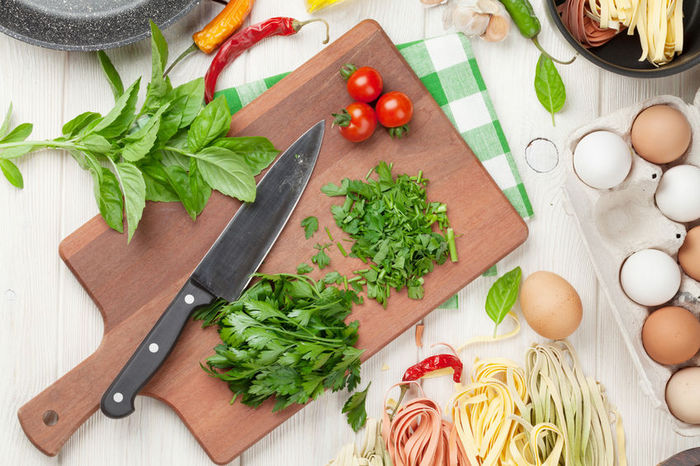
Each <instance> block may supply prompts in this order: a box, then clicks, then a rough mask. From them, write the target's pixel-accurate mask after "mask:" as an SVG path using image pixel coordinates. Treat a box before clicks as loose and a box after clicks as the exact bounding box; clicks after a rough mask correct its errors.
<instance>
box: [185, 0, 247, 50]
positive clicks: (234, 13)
mask: <svg viewBox="0 0 700 466" xmlns="http://www.w3.org/2000/svg"><path fill="white" fill-rule="evenodd" d="M253 3H255V0H230V1H229V2H228V4H227V5H226V7H224V9H223V10H221V12H220V13H219V14H218V15H216V17H215V18H214V19H212V20H211V21H210V22H209V24H207V25H206V26H204V29H202V30H201V31H199V32H196V33H194V34H193V35H192V39H193V40H194V43H195V44H197V47H199V50H201V51H202V52H204V53H211V52H213V51H214V50H216V48H217V47H218V46H219V45H220V44H221V43H222V42H223V41H225V40H226V39H228V37H229V36H230V35H231V34H233V33H234V32H235V31H236V29H238V28H239V27H241V24H243V21H245V19H246V18H247V17H248V14H249V13H250V10H251V8H253Z"/></svg>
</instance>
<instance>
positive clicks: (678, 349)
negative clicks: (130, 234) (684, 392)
mask: <svg viewBox="0 0 700 466" xmlns="http://www.w3.org/2000/svg"><path fill="white" fill-rule="evenodd" d="M642 344H643V345H644V349H645V350H646V351H647V354H648V355H649V357H650V358H651V359H653V360H654V361H656V362H658V363H659V364H680V363H682V362H685V361H687V360H688V359H690V358H692V357H693V356H695V353H697V352H698V351H699V350H700V320H698V319H697V318H696V317H695V316H694V315H693V314H692V313H691V312H690V311H689V310H687V309H684V308H682V307H677V306H667V307H663V308H661V309H658V310H656V311H654V312H652V313H651V314H650V315H649V317H647V320H646V322H644V327H642Z"/></svg>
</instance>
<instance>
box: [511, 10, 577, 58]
mask: <svg viewBox="0 0 700 466" xmlns="http://www.w3.org/2000/svg"><path fill="white" fill-rule="evenodd" d="M499 1H500V2H501V3H502V4H503V6H504V7H505V8H506V11H507V12H508V14H509V15H510V17H511V18H512V19H513V22H514V23H515V25H516V26H517V27H518V30H519V31H520V34H522V35H523V36H524V37H526V38H528V39H530V40H531V41H532V42H533V43H534V44H535V46H536V47H537V48H538V49H539V50H540V52H542V53H543V54H545V55H546V56H548V57H549V58H551V59H552V61H555V62H557V63H561V64H562V65H568V64H569V63H572V62H573V61H574V60H576V56H574V58H572V59H571V60H569V61H561V60H557V59H556V58H554V57H553V56H551V55H550V54H549V53H547V52H546V51H545V50H544V49H543V48H542V46H541V45H540V42H539V41H538V40H537V35H538V34H539V33H540V31H541V30H542V25H541V24H540V20H539V19H538V18H537V16H536V15H535V10H534V9H533V8H532V4H531V3H530V2H529V1H528V0H499Z"/></svg>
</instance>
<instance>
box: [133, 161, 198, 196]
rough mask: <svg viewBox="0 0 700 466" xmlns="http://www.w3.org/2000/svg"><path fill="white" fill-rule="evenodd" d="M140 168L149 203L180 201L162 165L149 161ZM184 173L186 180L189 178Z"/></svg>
mask: <svg viewBox="0 0 700 466" xmlns="http://www.w3.org/2000/svg"><path fill="white" fill-rule="evenodd" d="M139 168H140V169H141V174H142V175H143V181H144V183H146V200H147V201H154V202H175V201H179V200H180V197H179V196H178V194H177V192H176V191H175V189H174V188H173V186H172V184H171V182H170V179H169V177H168V174H167V173H166V172H165V167H164V166H163V165H162V164H160V163H158V162H155V161H147V162H145V163H142V164H139ZM178 168H179V167H178ZM183 172H184V175H185V178H187V172H185V171H184V170H183Z"/></svg>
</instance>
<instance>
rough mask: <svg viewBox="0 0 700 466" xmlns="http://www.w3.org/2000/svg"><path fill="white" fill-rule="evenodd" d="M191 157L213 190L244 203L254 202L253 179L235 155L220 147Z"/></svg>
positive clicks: (243, 163)
mask: <svg viewBox="0 0 700 466" xmlns="http://www.w3.org/2000/svg"><path fill="white" fill-rule="evenodd" d="M193 157H196V159H197V167H198V168H199V171H200V172H201V174H202V177H203V178H204V181H206V182H207V184H208V185H209V186H211V187H212V188H213V189H216V190H217V191H220V192H222V193H224V194H226V195H227V196H231V197H235V198H237V199H240V200H241V201H244V202H253V201H254V200H255V178H253V174H252V173H250V169H249V168H248V165H247V164H246V163H245V162H243V161H242V160H241V159H240V157H237V156H236V154H234V153H233V152H231V151H229V150H227V149H224V148H222V147H208V148H206V149H203V150H202V151H200V152H198V153H197V154H194V155H193Z"/></svg>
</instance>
